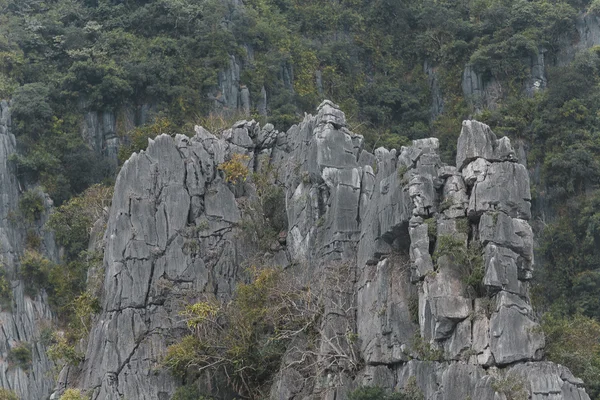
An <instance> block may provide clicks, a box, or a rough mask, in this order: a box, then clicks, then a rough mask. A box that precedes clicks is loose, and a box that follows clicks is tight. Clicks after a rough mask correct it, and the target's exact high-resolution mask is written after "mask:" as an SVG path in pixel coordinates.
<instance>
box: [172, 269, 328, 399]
mask: <svg viewBox="0 0 600 400" xmlns="http://www.w3.org/2000/svg"><path fill="white" fill-rule="evenodd" d="M252 276H253V277H252V282H251V283H248V284H239V285H238V286H237V288H236V290H235V295H234V298H233V300H232V301H231V302H229V303H226V304H220V303H218V302H216V301H204V302H199V303H196V304H192V305H190V306H188V307H186V308H185V310H184V311H183V312H182V316H183V317H184V318H185V321H186V323H187V326H188V327H189V329H190V331H191V334H190V335H188V336H185V337H184V338H183V339H182V341H181V342H179V343H176V344H174V345H171V346H169V348H168V350H167V356H166V358H165V360H164V362H163V365H164V366H165V367H166V368H168V369H170V370H171V371H172V373H173V374H175V375H178V376H182V377H184V376H188V375H190V374H191V375H192V377H194V376H197V374H198V373H199V372H200V371H201V370H202V371H206V372H208V373H210V374H211V375H212V376H213V377H214V376H220V377H227V382H228V384H229V385H230V387H232V388H233V389H234V390H236V391H237V392H238V393H241V394H243V395H245V396H248V397H250V398H254V399H257V398H263V396H264V393H265V390H266V389H267V386H268V384H269V382H270V379H271V377H272V375H273V374H274V373H275V372H276V371H277V370H278V368H279V365H280V362H281V357H282V356H283V353H284V351H285V345H286V344H287V343H288V342H289V341H290V340H291V338H293V337H294V336H296V335H298V334H300V333H301V332H305V331H306V330H307V329H308V328H309V327H310V326H311V325H312V323H313V321H314V319H315V318H316V313H315V311H314V310H310V309H308V308H307V307H308V302H307V298H306V296H308V295H309V294H308V293H306V292H303V291H300V290H298V289H294V288H293V287H290V286H289V284H288V283H286V282H285V281H284V280H283V276H282V274H281V271H280V270H278V269H262V270H258V269H254V270H252Z"/></svg>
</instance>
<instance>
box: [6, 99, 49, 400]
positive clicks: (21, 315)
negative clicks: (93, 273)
mask: <svg viewBox="0 0 600 400" xmlns="http://www.w3.org/2000/svg"><path fill="white" fill-rule="evenodd" d="M15 152H16V142H15V137H14V135H13V134H12V133H11V117H10V107H9V104H8V102H7V101H4V100H2V101H1V102H0V269H1V271H2V280H3V281H4V283H5V284H6V286H7V287H6V288H3V295H2V299H1V300H0V327H1V328H2V329H0V387H3V388H7V389H10V390H13V391H14V392H16V393H17V395H18V396H19V398H21V399H33V400H42V399H46V398H48V396H49V395H50V393H51V392H52V389H53V387H54V378H53V373H52V369H53V367H54V364H53V363H52V362H51V361H49V359H48V356H47V355H46V342H44V340H43V338H42V336H43V331H44V328H50V326H51V323H52V313H51V312H50V308H49V307H48V304H47V299H46V298H45V296H44V295H43V294H42V295H38V296H36V297H35V298H31V297H29V296H26V295H25V293H24V283H23V281H21V280H20V279H19V258H20V256H21V255H22V254H23V251H24V249H25V243H26V237H27V235H28V234H29V235H32V234H34V235H37V236H39V237H40V238H41V240H40V250H41V252H43V253H44V254H45V255H46V256H47V257H49V258H51V259H54V260H56V258H57V249H56V246H55V244H54V239H53V237H52V235H51V234H50V233H48V232H46V231H45V230H44V229H43V228H42V227H43V225H44V223H45V221H46V218H47V214H48V213H47V211H48V210H49V209H50V207H51V204H52V203H51V201H50V200H49V199H48V198H46V197H45V196H44V195H43V193H41V192H39V195H40V196H43V198H44V200H45V208H46V212H44V213H42V215H41V216H40V218H39V219H38V220H36V221H34V222H31V223H29V225H30V226H28V227H27V226H25V225H26V224H25V223H23V221H21V219H20V217H19V216H18V210H19V198H20V195H21V188H20V185H19V182H18V180H17V177H16V173H15V172H16V171H15V170H14V168H13V165H12V164H11V162H10V161H9V158H10V156H11V155H12V154H14V153H15ZM28 231H29V232H28ZM19 350H21V351H23V350H25V352H27V351H29V352H30V357H24V358H22V359H21V360H20V361H19V360H15V357H14V354H15V352H17V351H19Z"/></svg>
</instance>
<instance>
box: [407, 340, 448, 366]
mask: <svg viewBox="0 0 600 400" xmlns="http://www.w3.org/2000/svg"><path fill="white" fill-rule="evenodd" d="M412 349H413V351H414V352H415V353H417V358H418V359H419V360H424V361H440V360H442V359H443V358H444V351H443V350H441V349H437V348H435V347H433V345H432V344H431V343H429V342H428V341H426V340H425V339H423V338H422V337H421V335H419V334H416V335H415V336H414V337H413V341H412Z"/></svg>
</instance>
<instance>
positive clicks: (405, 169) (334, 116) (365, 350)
mask: <svg viewBox="0 0 600 400" xmlns="http://www.w3.org/2000/svg"><path fill="white" fill-rule="evenodd" d="M317 111H318V112H317V115H316V116H312V115H307V116H305V118H304V120H303V121H302V122H301V123H300V124H298V125H295V126H293V127H292V128H290V130H288V131H287V132H277V131H276V130H274V129H273V127H272V126H269V125H267V126H265V127H264V128H262V129H261V128H260V127H259V126H258V124H257V123H255V122H254V121H250V122H247V121H240V122H238V123H236V124H235V125H234V126H233V127H232V129H230V130H228V131H225V132H224V133H223V134H222V136H221V137H215V136H213V135H212V134H210V133H209V132H207V131H206V130H204V129H203V128H201V127H197V128H196V135H195V136H194V137H193V138H187V137H185V136H181V135H179V136H176V137H175V138H171V137H169V136H159V137H158V138H156V139H155V140H154V141H152V142H151V143H150V145H149V147H148V150H147V151H145V152H141V153H140V154H134V155H133V156H132V158H131V159H130V160H129V161H128V162H126V163H125V164H124V166H123V168H122V170H121V172H120V174H119V177H118V178H117V183H116V187H115V194H114V198H113V203H112V209H111V211H110V216H109V220H108V227H107V230H106V234H105V242H106V248H105V253H104V268H105V277H104V289H103V295H102V303H103V310H102V313H101V314H100V315H99V316H98V317H97V319H96V322H95V324H94V327H93V329H92V331H91V334H90V338H89V344H88V347H87V351H86V358H85V361H84V363H83V364H82V365H81V366H80V369H79V371H77V372H72V373H71V374H70V376H69V377H68V378H67V382H65V384H66V385H69V386H78V387H81V388H83V389H86V390H89V391H90V392H91V393H92V399H103V400H104V399H119V398H136V399H153V400H154V399H161V400H162V399H167V398H169V397H170V396H171V394H172V393H173V392H174V390H175V388H176V387H177V385H178V384H179V383H178V382H177V381H176V380H175V379H174V378H173V377H172V376H170V375H169V374H168V372H165V371H164V370H161V369H159V368H158V366H159V363H160V360H161V357H163V356H164V354H165V351H166V346H167V345H168V344H169V343H171V342H172V341H173V340H177V338H179V337H180V336H181V335H182V334H183V333H184V332H185V330H184V326H183V324H182V322H181V321H180V320H179V319H178V318H177V313H178V311H179V310H181V308H182V307H183V306H184V305H185V304H188V303H189V302H193V301H196V300H198V299H202V298H206V297H207V296H211V297H213V298H217V299H221V300H226V299H228V298H229V296H230V295H231V293H232V291H233V289H234V287H235V285H236V283H237V282H238V281H239V280H240V279H243V273H242V269H243V265H244V262H245V261H246V262H248V260H250V261H249V262H253V261H255V260H259V261H260V262H261V263H263V264H270V265H280V266H283V267H284V268H285V270H286V273H289V274H290V275H293V276H295V277H297V278H298V279H300V280H301V281H302V282H304V284H305V285H306V286H307V287H311V290H315V291H321V294H322V296H321V298H322V300H321V301H322V316H321V318H320V323H319V326H318V329H317V332H318V333H319V336H318V338H317V343H316V344H315V343H312V344H311V343H309V342H308V340H307V339H306V338H304V339H303V338H299V339H298V340H297V341H296V342H294V346H293V350H292V349H290V352H289V353H288V354H286V356H285V359H284V365H283V366H282V369H281V370H280V371H279V372H278V373H277V374H276V376H275V379H274V382H273V385H272V390H271V398H273V399H300V398H323V399H336V398H347V394H348V392H349V391H351V390H353V389H354V388H356V387H358V386H361V385H380V386H385V387H388V388H390V389H391V388H402V387H404V386H405V385H406V384H408V383H409V382H412V383H413V384H414V385H416V387H417V388H418V390H420V391H421V392H422V393H423V394H424V397H425V399H448V400H451V399H464V398H472V399H494V398H505V397H506V396H508V395H509V394H508V393H503V392H502V390H503V389H502V388H503V386H502V382H505V381H506V380H507V379H510V380H512V381H513V382H516V383H517V386H518V387H519V388H520V389H519V390H523V391H525V392H526V393H528V395H529V396H531V398H532V399H543V398H548V396H550V397H552V396H553V397H555V398H564V399H587V398H588V396H587V395H586V394H585V391H584V389H583V383H582V382H581V381H580V380H577V379H576V378H574V377H573V376H572V375H571V374H570V373H569V372H568V370H566V369H565V368H563V367H560V366H557V365H554V364H552V363H549V362H542V361H541V360H542V357H543V348H544V338H543V335H542V334H541V331H540V330H539V326H538V324H537V322H536V320H535V317H534V313H533V311H532V308H531V305H530V302H529V296H528V280H529V279H531V276H532V272H533V263H534V260H533V252H532V248H533V247H532V246H533V235H532V233H531V228H530V227H529V225H528V222H527V220H528V219H529V218H530V212H529V209H530V205H529V202H530V193H529V181H528V176H527V174H526V172H525V167H523V166H522V165H521V164H519V163H517V162H516V161H517V160H516V157H515V152H514V151H513V148H512V146H511V144H510V141H508V139H506V138H502V139H497V138H496V136H495V135H494V134H493V132H491V130H490V129H489V127H487V126H485V125H483V124H480V123H479V122H477V121H465V122H464V123H463V129H462V133H461V136H460V139H459V146H458V148H459V150H458V155H457V165H456V166H447V165H444V164H443V163H442V162H441V160H440V158H439V156H438V154H437V150H438V146H439V143H438V140H437V139H422V140H417V141H414V142H413V144H412V146H410V147H403V148H402V149H399V151H397V150H391V151H389V150H386V149H384V148H380V149H377V150H376V151H375V152H374V153H373V154H371V153H369V152H367V151H365V150H364V149H363V138H362V136H360V135H355V134H353V133H352V132H351V131H349V130H348V128H347V127H346V119H345V115H344V113H343V112H342V111H341V110H340V109H339V107H338V106H336V105H335V104H333V103H331V102H329V101H325V102H323V103H322V104H321V105H320V106H319V109H318V110H317ZM233 154H241V155H243V156H245V158H244V160H246V161H245V162H247V166H248V167H249V170H250V171H252V170H254V171H257V172H261V171H262V172H263V173H264V172H265V171H266V170H268V171H271V174H272V175H270V179H271V182H272V184H273V185H278V186H281V187H282V188H285V203H286V206H287V207H286V213H287V230H286V232H282V236H280V238H281V237H283V238H284V240H279V241H275V242H274V243H272V244H268V246H267V247H268V248H267V249H266V250H265V249H264V247H263V248H260V249H259V248H258V247H257V244H256V242H255V241H254V240H252V239H251V238H248V237H245V236H243V235H241V231H240V228H239V227H240V225H241V224H240V222H242V221H244V220H245V218H247V216H248V213H249V212H250V210H249V208H248V207H246V206H245V205H247V204H248V202H250V201H252V199H253V198H255V196H256V187H255V185H254V183H253V182H252V177H251V176H250V175H249V176H248V178H247V179H246V180H245V182H243V183H242V182H238V183H231V182H227V180H226V179H225V177H224V175H223V171H222V170H221V169H220V168H219V167H220V166H221V167H222V165H223V163H225V162H226V161H228V160H230V159H231V156H232V155H233ZM259 250H260V251H259ZM315 282H319V283H320V284H321V285H324V286H319V285H316V284H315ZM309 346H313V347H310V349H312V350H310V352H308V350H307V353H306V354H309V353H310V354H311V356H310V357H309V358H310V362H309V364H308V366H307V365H301V364H302V363H301V362H298V358H295V357H296V355H297V353H296V352H298V351H303V349H305V350H306V349H308V348H309ZM315 349H316V350H315ZM205 389H206V388H205ZM206 390H208V389H206ZM558 394H560V396H562V397H557V396H559V395H558Z"/></svg>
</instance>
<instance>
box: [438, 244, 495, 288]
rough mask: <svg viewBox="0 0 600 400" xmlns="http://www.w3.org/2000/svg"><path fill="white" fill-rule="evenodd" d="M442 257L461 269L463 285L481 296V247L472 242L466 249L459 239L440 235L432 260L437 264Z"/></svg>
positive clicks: (483, 272) (482, 273)
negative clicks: (448, 258) (447, 258)
mask: <svg viewBox="0 0 600 400" xmlns="http://www.w3.org/2000/svg"><path fill="white" fill-rule="evenodd" d="M444 256H447V257H450V259H451V261H452V262H453V263H454V264H455V265H457V266H458V267H459V268H460V269H461V272H462V275H463V281H464V283H465V284H466V285H467V286H469V287H471V288H472V289H473V290H474V291H475V293H476V294H477V295H478V296H481V295H482V294H483V277H484V275H485V266H484V262H483V254H482V249H481V245H480V244H479V243H478V242H475V241H473V242H471V243H470V244H469V246H468V247H467V245H465V242H464V241H463V240H461V239H457V238H455V237H454V236H450V235H442V236H440V237H438V239H437V242H436V249H435V252H434V253H433V257H432V258H433V260H434V262H435V263H436V264H437V263H438V261H439V259H440V258H441V257H444Z"/></svg>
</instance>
